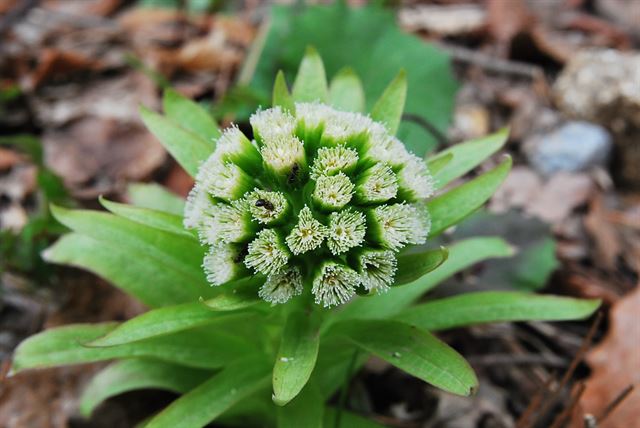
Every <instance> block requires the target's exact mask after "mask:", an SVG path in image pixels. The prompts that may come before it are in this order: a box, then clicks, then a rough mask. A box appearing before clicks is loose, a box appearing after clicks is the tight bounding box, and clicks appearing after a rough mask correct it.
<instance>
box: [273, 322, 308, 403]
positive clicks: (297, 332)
mask: <svg viewBox="0 0 640 428" xmlns="http://www.w3.org/2000/svg"><path fill="white" fill-rule="evenodd" d="M319 343H320V337H319V334H318V327H317V325H316V323H315V321H314V320H312V319H311V318H310V315H309V314H305V313H303V312H298V311H295V312H292V313H291V314H290V315H289V318H288V319H287V323H286V324H285V327H284V331H283V333H282V339H281V342H280V349H279V350H278V355H277V356H276V363H275V365H274V367H273V401H274V403H276V404H277V405H279V406H284V405H285V404H287V403H288V402H289V401H291V400H292V399H293V398H294V397H295V396H296V395H298V393H299V392H300V391H301V390H302V388H303V387H304V386H305V384H306V383H307V381H308V380H309V377H310V376H311V373H312V372H313V368H314V367H315V365H316V359H317V358H318V346H319Z"/></svg>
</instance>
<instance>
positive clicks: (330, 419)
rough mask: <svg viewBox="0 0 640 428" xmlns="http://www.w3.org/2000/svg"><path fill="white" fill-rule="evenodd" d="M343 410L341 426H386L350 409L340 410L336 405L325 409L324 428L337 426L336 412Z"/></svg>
mask: <svg viewBox="0 0 640 428" xmlns="http://www.w3.org/2000/svg"><path fill="white" fill-rule="evenodd" d="M338 412H341V415H340V427H339V428H385V425H380V424H379V423H377V422H374V421H372V420H371V419H367V418H365V417H363V416H361V415H358V414H356V413H353V412H350V411H348V410H344V409H343V410H338V409H336V408H335V407H327V408H326V409H325V411H324V428H337V427H336V425H335V420H336V414H337V413H338Z"/></svg>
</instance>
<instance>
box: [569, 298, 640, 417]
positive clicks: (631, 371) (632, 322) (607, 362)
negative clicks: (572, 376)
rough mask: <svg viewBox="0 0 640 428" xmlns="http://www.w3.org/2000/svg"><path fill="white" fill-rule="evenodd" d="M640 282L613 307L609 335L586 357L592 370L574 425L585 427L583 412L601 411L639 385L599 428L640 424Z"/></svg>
mask: <svg viewBox="0 0 640 428" xmlns="http://www.w3.org/2000/svg"><path fill="white" fill-rule="evenodd" d="M638 308H640V286H639V287H637V288H636V289H635V290H634V291H633V292H631V293H629V294H628V295H626V296H625V297H624V298H622V299H620V300H619V301H618V302H617V303H616V304H615V305H614V306H613V307H612V308H611V321H610V327H609V331H608V333H607V336H606V337H605V339H604V340H603V341H602V342H601V343H600V344H599V345H598V346H596V347H595V348H594V349H593V350H591V351H590V352H589V353H588V354H587V357H586V361H587V363H588V364H589V365H590V366H591V369H592V373H591V376H590V377H589V379H588V380H587V382H586V389H585V391H584V394H583V395H582V397H581V399H580V402H579V404H578V407H577V412H576V413H577V414H576V415H575V417H574V419H573V423H572V428H582V427H583V426H584V423H583V421H582V415H583V414H592V415H595V416H596V417H597V416H598V415H601V414H602V412H603V410H604V409H605V408H606V406H607V405H609V404H610V403H611V402H612V401H613V400H614V399H615V398H616V397H617V396H618V395H619V394H620V393H621V392H622V391H623V390H624V389H625V388H627V387H628V386H629V385H635V386H636V388H635V390H634V391H633V392H631V394H630V395H629V396H627V397H626V399H625V400H624V401H623V402H622V404H620V405H619V406H618V407H617V408H616V409H615V410H614V412H613V413H612V414H611V415H610V416H609V417H608V418H607V419H606V420H605V421H604V422H603V423H601V424H598V428H634V427H638V426H640V314H639V313H638Z"/></svg>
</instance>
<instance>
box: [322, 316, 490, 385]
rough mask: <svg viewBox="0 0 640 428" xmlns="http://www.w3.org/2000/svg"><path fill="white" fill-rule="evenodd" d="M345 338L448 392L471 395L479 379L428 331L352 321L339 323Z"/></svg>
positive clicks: (339, 331)
mask: <svg viewBox="0 0 640 428" xmlns="http://www.w3.org/2000/svg"><path fill="white" fill-rule="evenodd" d="M332 334H335V335H343V336H346V337H347V338H349V339H350V340H351V341H353V342H354V343H355V344H356V345H358V346H359V347H361V348H362V349H364V350H365V351H367V352H370V353H372V354H374V355H376V356H377V357H379V358H382V359H383V360H385V361H387V362H388V363H390V364H392V365H394V366H396V367H398V368H399V369H402V370H404V371H405V372H407V373H409V374H410V375H412V376H415V377H417V378H419V379H422V380H424V381H425V382H428V383H430V384H431V385H433V386H436V387H438V388H440V389H443V390H445V391H448V392H451V393H454V394H458V395H470V394H471V393H472V392H473V391H474V389H475V388H476V387H477V385H478V380H477V378H476V376H475V374H474V373H473V370H472V369H471V367H470V366H469V364H468V363H467V362H466V361H465V359H464V358H462V356H460V354H458V353H457V352H456V351H455V350H454V349H453V348H451V347H449V346H448V345H447V344H445V343H444V342H441V341H440V340H438V339H437V338H436V337H435V336H433V335H431V334H430V333H428V332H426V331H421V330H418V329H417V328H416V327H413V326H411V325H409V324H404V323H401V322H397V321H388V320H366V321H363V320H350V321H345V322H341V323H339V324H336V325H335V326H334V327H333V328H332Z"/></svg>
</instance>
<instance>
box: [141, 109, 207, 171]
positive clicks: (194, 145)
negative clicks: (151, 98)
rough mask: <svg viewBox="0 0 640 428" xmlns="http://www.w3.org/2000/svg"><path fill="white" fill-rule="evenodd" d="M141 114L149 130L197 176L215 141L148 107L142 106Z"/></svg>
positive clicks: (183, 165) (175, 157)
mask: <svg viewBox="0 0 640 428" xmlns="http://www.w3.org/2000/svg"><path fill="white" fill-rule="evenodd" d="M140 115H141V116H142V121H143V122H144V124H145V125H146V126H147V128H149V131H151V133H152V134H153V135H155V137H156V138H157V139H158V140H160V142H161V143H162V145H163V146H164V148H165V149H167V151H168V152H169V153H171V156H173V158H174V159H175V160H176V161H178V163H179V164H180V165H181V166H182V167H183V168H184V169H185V171H187V172H188V173H189V175H191V176H192V177H195V176H196V174H197V173H198V167H199V166H200V164H201V163H202V162H204V161H205V160H207V158H208V157H209V155H211V153H213V149H214V147H215V146H214V143H213V141H207V140H205V139H203V138H201V137H199V136H198V135H197V134H194V133H193V132H191V131H188V130H186V129H184V128H182V127H181V126H180V125H179V124H177V123H175V122H173V121H172V120H170V119H168V118H166V117H163V116H161V115H159V114H158V113H156V112H153V111H151V110H149V109H148V108H146V107H141V108H140Z"/></svg>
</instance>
